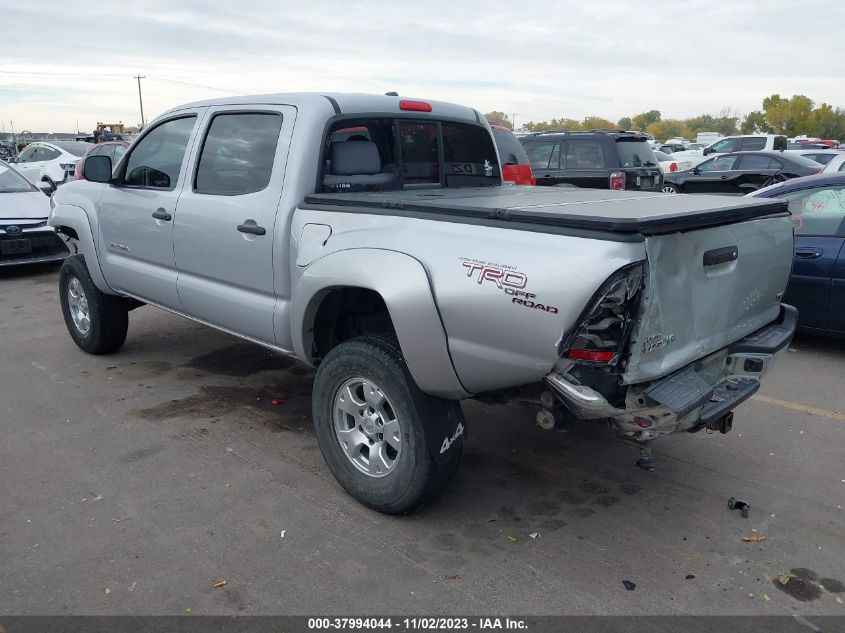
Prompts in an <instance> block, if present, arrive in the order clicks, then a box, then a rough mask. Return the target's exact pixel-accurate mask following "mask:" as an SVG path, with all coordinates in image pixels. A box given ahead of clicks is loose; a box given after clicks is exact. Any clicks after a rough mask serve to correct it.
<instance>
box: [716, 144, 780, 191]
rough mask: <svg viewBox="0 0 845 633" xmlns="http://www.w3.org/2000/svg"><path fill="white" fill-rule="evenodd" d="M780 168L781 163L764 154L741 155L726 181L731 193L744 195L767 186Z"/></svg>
mask: <svg viewBox="0 0 845 633" xmlns="http://www.w3.org/2000/svg"><path fill="white" fill-rule="evenodd" d="M763 140H765V139H763ZM782 168H783V163H781V162H780V161H779V160H777V159H774V158H770V157H769V156H766V155H764V154H743V155H742V156H740V157H739V161H738V163H737V165H736V169H735V170H734V173H733V174H732V175H731V177H729V179H728V183H729V184H730V186H731V192H732V193H737V194H741V195H745V194H746V193H751V192H752V191H756V190H757V189H759V188H760V187H763V186H764V185H766V184H769V181H770V180H771V178H772V176H774V175H775V174H776V173H778V172H779V171H780V170H781V169H782Z"/></svg>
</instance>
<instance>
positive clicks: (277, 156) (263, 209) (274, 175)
mask: <svg viewBox="0 0 845 633" xmlns="http://www.w3.org/2000/svg"><path fill="white" fill-rule="evenodd" d="M295 112H296V110H295V109H294V108H292V107H289V106H259V107H250V108H249V109H244V108H243V107H241V108H231V107H219V108H210V109H209V113H208V117H207V118H206V120H205V122H204V124H203V131H202V134H201V138H202V141H201V142H199V143H197V144H196V147H195V149H194V152H193V154H195V155H196V157H195V158H192V161H191V163H192V164H195V165H196V168H195V169H194V170H193V174H194V175H193V180H192V182H190V183H189V185H188V186H186V187H185V191H184V192H183V193H182V197H181V198H180V199H179V213H178V214H177V216H176V223H175V228H174V247H175V252H176V267H177V269H178V271H179V281H178V289H179V297H180V299H181V301H182V306H183V309H184V311H185V312H186V313H187V314H189V315H191V316H193V317H196V318H198V319H201V320H203V321H206V322H208V323H210V324H213V325H216V326H218V327H222V328H225V329H228V330H232V331H234V332H237V333H238V334H241V335H246V336H249V337H251V338H254V339H256V340H258V341H262V342H265V343H271V344H273V343H275V342H276V337H275V335H274V330H273V311H274V309H275V307H276V293H275V292H274V288H273V283H274V274H273V270H274V255H275V256H276V257H280V258H287V257H289V251H288V237H287V234H286V230H287V227H286V226H281V227H279V231H278V235H276V233H275V232H274V230H275V228H276V212H277V209H278V206H279V200H280V198H281V195H282V185H283V183H284V176H285V166H286V162H287V153H288V147H289V139H290V134H291V131H292V129H293V123H294V119H295ZM277 268H279V267H277ZM281 268H282V270H286V268H284V267H281ZM286 338H289V336H287V337H286Z"/></svg>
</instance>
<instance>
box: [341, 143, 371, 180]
mask: <svg viewBox="0 0 845 633" xmlns="http://www.w3.org/2000/svg"><path fill="white" fill-rule="evenodd" d="M329 153H330V154H331V161H332V168H331V169H332V174H335V175H337V176H350V175H353V174H377V173H379V172H380V171H381V158H380V157H379V153H378V147H376V144H375V143H372V142H370V141H355V142H352V143H350V142H349V141H343V142H341V143H332V144H331V146H330V148H329Z"/></svg>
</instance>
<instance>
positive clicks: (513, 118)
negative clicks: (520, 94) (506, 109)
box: [511, 112, 517, 132]
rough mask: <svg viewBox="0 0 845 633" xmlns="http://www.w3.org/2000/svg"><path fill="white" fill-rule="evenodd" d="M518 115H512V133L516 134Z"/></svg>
mask: <svg viewBox="0 0 845 633" xmlns="http://www.w3.org/2000/svg"><path fill="white" fill-rule="evenodd" d="M516 115H517V113H516V112H514V113H513V114H511V131H512V132H516Z"/></svg>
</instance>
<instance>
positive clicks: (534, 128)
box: [485, 94, 845, 140]
mask: <svg viewBox="0 0 845 633" xmlns="http://www.w3.org/2000/svg"><path fill="white" fill-rule="evenodd" d="M485 116H486V117H487V120H488V121H490V123H493V124H496V125H501V126H503V127H508V128H510V129H513V122H512V121H511V119H510V117H509V116H508V115H507V114H506V113H504V112H496V111H494V112H488V113H487V114H486V115H485ZM522 128H524V129H525V130H526V131H528V132H545V131H549V130H569V131H573V132H577V131H584V130H593V129H612V130H616V129H622V130H640V131H644V132H648V133H649V134H651V135H652V136H654V138H656V139H660V140H666V139H669V138H673V137H683V138H688V139H694V138H695V137H696V135H697V134H698V133H699V132H719V133H720V134H722V135H724V136H730V135H732V134H739V133H742V134H785V135H787V136H797V135H799V134H806V135H807V136H809V137H818V138H823V139H837V140H838V139H842V140H845V109H842V108H838V107H837V108H834V107H833V106H831V105H829V104H827V103H822V104H820V105H819V106H816V105H815V102H814V101H813V100H812V99H810V98H809V97H806V96H804V95H795V96H793V97H791V98H787V97H782V96H780V95H778V94H773V95H771V96H770V97H766V98H765V99H763V104H762V107H761V108H760V109H759V110H754V111H753V112H749V113H748V114H747V115H746V116H745V117H741V116H740V115H738V114H737V113H735V112H733V111H731V109H730V108H724V109H723V110H722V111H721V112H720V113H719V114H718V115H717V116H715V115H712V114H701V115H699V116H694V117H690V118H688V119H664V118H663V117H662V115H661V113H660V110H649V111H648V112H641V113H640V114H636V115H633V116H630V117H622V118H621V119H619V120H618V121H616V122H615V123H614V122H612V121H610V120H609V119H605V118H603V117H600V116H588V117H584V119H582V120H577V119H569V118H560V119H551V120H550V121H537V122H534V121H529V122H528V123H526V124H524V125H523V126H522Z"/></svg>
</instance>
